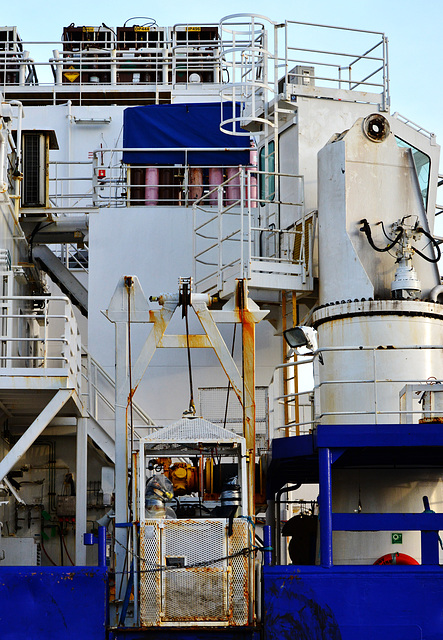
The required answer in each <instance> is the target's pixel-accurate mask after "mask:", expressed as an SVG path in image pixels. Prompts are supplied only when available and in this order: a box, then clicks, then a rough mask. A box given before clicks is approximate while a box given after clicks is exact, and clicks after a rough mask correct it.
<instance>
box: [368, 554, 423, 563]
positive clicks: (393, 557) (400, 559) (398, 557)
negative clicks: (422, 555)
mask: <svg viewBox="0 0 443 640" xmlns="http://www.w3.org/2000/svg"><path fill="white" fill-rule="evenodd" d="M374 564H419V563H418V562H417V560H416V559H415V558H412V556H408V555H406V553H398V552H396V553H386V554H385V555H384V556H381V557H380V558H378V560H376V561H375V562H374Z"/></svg>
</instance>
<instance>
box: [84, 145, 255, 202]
mask: <svg viewBox="0 0 443 640" xmlns="http://www.w3.org/2000/svg"><path fill="white" fill-rule="evenodd" d="M249 149H250V147H249V145H248V146H247V147H244V148H239V147H233V148H225V147H224V148H206V147H205V148H192V149H188V148H174V149H164V148H163V149H162V148H151V149H148V148H138V149H133V148H126V149H123V148H120V149H97V150H95V151H94V153H93V176H92V190H93V193H92V204H93V206H96V207H98V206H100V207H128V206H132V207H140V206H184V207H187V206H191V205H192V204H193V203H194V202H195V201H197V200H198V199H200V198H201V197H202V196H203V195H205V194H208V193H209V192H211V191H212V189H213V186H214V185H219V184H221V183H222V182H223V181H224V180H225V178H226V176H229V175H232V174H233V173H235V172H238V166H236V167H233V166H225V167H213V166H208V165H198V166H195V165H192V166H191V165H189V164H188V153H189V152H196V151H198V152H202V153H204V152H220V153H222V152H226V151H245V150H249ZM169 151H173V152H175V153H180V152H181V153H183V158H184V160H183V164H174V165H171V164H169V165H139V164H137V165H132V164H130V163H127V162H123V159H122V158H123V153H127V154H130V153H131V152H137V153H143V152H149V153H156V152H158V153H165V152H169ZM215 204H217V201H216V200H215Z"/></svg>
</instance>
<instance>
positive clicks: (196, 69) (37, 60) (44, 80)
mask: <svg viewBox="0 0 443 640" xmlns="http://www.w3.org/2000/svg"><path fill="white" fill-rule="evenodd" d="M5 29H6V31H8V28H3V29H1V28H0V31H2V32H3V33H4V32H5ZM195 29H196V27H194V26H188V25H175V26H174V27H165V28H160V29H157V30H150V31H149V30H148V31H147V32H146V33H147V34H149V35H153V34H154V33H156V34H158V41H150V40H149V35H148V36H147V39H146V41H145V42H142V41H141V40H140V39H138V38H137V36H136V35H132V36H130V37H129V38H128V39H117V38H116V37H115V35H114V34H113V33H111V32H110V35H111V36H112V37H111V38H110V39H105V40H96V41H94V40H88V37H89V36H86V39H85V40H84V41H81V40H75V39H65V40H64V41H62V42H60V41H53V42H50V41H22V40H20V38H19V36H18V35H17V33H16V32H15V35H14V36H11V38H12V39H10V40H8V42H7V43H5V42H3V43H2V42H0V89H2V90H3V91H4V92H7V90H8V89H9V88H14V87H31V86H39V87H40V88H42V89H43V90H44V88H45V87H48V88H49V87H50V88H52V89H53V90H54V95H53V100H55V101H56V100H57V94H58V93H60V95H62V94H63V91H65V90H71V91H72V90H73V89H75V90H76V91H78V92H79V94H80V97H81V94H82V93H83V92H89V91H91V90H92V91H94V89H95V87H97V85H108V86H112V87H118V86H124V85H130V86H131V87H133V88H134V89H135V90H137V88H142V87H147V86H148V87H149V90H153V92H154V100H155V102H157V103H158V102H161V101H162V100H163V99H164V97H163V96H161V95H160V94H159V93H157V90H160V89H164V88H165V87H168V86H173V85H176V84H182V85H185V86H187V85H193V86H195V85H196V84H201V83H219V82H220V81H221V78H222V69H221V67H220V39H219V37H218V25H202V26H201V27H200V32H199V37H198V38H197V37H195V33H196V31H195ZM193 30H194V31H193ZM134 38H135V39H134ZM31 99H32V98H31ZM40 99H41V98H40ZM103 99H104V101H106V97H104V98H103ZM128 100H129V101H131V100H134V101H136V100H137V98H136V97H135V96H134V97H131V95H130V94H128ZM168 101H169V99H168Z"/></svg>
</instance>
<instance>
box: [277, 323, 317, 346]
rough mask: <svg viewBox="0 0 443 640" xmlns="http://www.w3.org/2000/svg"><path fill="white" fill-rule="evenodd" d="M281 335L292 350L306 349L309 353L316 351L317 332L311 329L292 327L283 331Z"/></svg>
mask: <svg viewBox="0 0 443 640" xmlns="http://www.w3.org/2000/svg"><path fill="white" fill-rule="evenodd" d="M283 335H284V338H285V340H286V342H287V343H288V345H289V346H290V347H291V348H292V349H298V348H299V347H307V348H308V349H309V350H310V351H317V347H318V342H317V332H316V330H315V329H313V328H312V327H303V326H302V327H292V329H286V331H283Z"/></svg>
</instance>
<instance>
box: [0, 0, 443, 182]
mask: <svg viewBox="0 0 443 640" xmlns="http://www.w3.org/2000/svg"><path fill="white" fill-rule="evenodd" d="M2 13H3V16H2V17H3V21H7V24H8V26H17V27H18V31H19V34H20V36H21V37H22V39H23V40H26V41H42V40H45V41H54V40H60V37H61V33H62V29H63V27H64V26H67V25H69V24H71V23H72V22H73V23H75V24H76V25H98V24H101V23H102V22H104V23H106V24H107V25H109V26H112V27H115V26H117V25H122V24H123V23H124V22H125V21H126V20H127V19H128V18H131V17H132V16H142V17H143V16H146V17H152V18H154V19H155V20H156V21H157V24H158V25H160V26H172V25H174V24H176V23H183V22H202V23H205V22H218V21H219V20H220V18H222V17H223V16H227V15H230V14H234V13H254V14H260V15H264V16H267V17H269V18H270V19H271V20H273V21H275V22H281V21H283V20H285V19H287V20H295V21H300V22H314V23H319V24H328V25H333V26H341V27H349V28H356V29H366V30H373V31H381V32H384V33H385V34H386V35H387V36H388V39H389V68H390V79H391V82H390V88H391V113H393V112H395V111H398V112H399V113H401V114H402V115H404V116H406V117H407V118H408V119H410V120H412V121H413V122H416V123H417V124H419V125H420V126H422V127H424V128H425V129H427V130H428V131H432V132H433V133H435V134H436V135H437V142H438V143H440V144H442V143H443V118H442V117H441V116H442V111H443V109H442V105H443V73H442V68H443V67H442V64H441V62H442V56H443V53H442V51H443V47H442V37H443V36H442V33H443V32H442V24H443V2H441V0H421V1H420V2H412V0H401V1H400V0H388V1H386V0H372V1H370V2H368V1H367V2H362V1H358V0H335V1H331V0H310V1H309V2H304V3H302V2H296V1H289V0H274V1H273V2H267V1H266V2H265V1H264V0H254V1H251V0H243V1H239V0H224V1H223V2H220V3H216V2H210V0H188V1H187V2H183V1H180V2H179V1H178V0H163V2H157V3H150V2H146V0H144V1H141V0H131V2H128V3H126V2H116V1H115V0H106V2H105V1H103V0H95V1H94V2H90V1H86V0H76V1H75V2H70V3H64V2H60V1H59V0H57V1H54V0H40V1H39V2H32V3H31V2H29V0H25V2H21V3H18V2H16V3H12V2H9V3H7V10H4V11H3V12H2ZM440 166H441V167H442V170H443V163H441V165H440Z"/></svg>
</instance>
